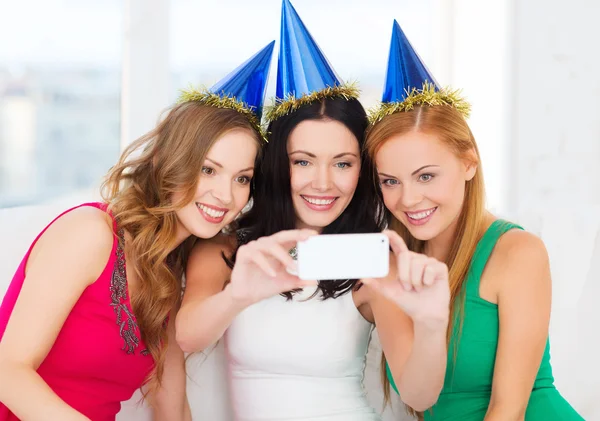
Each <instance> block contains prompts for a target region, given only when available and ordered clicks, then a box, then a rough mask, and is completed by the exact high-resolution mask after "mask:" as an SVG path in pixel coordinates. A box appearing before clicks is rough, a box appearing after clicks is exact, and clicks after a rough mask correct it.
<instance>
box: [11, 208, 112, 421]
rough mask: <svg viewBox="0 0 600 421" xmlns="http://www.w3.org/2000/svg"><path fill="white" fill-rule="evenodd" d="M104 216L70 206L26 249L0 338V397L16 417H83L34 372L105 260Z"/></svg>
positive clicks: (108, 232)
mask: <svg viewBox="0 0 600 421" xmlns="http://www.w3.org/2000/svg"><path fill="white" fill-rule="evenodd" d="M107 218H108V217H107V216H106V214H105V213H104V212H102V211H101V210H98V209H94V208H80V209H76V210H73V211H71V212H70V213H68V214H66V215H64V216H63V217H61V218H60V219H58V220H57V221H55V222H54V224H52V225H51V226H50V227H49V228H48V230H47V231H46V232H45V233H44V234H43V235H42V236H41V237H40V239H39V240H38V242H37V243H36V245H35V246H34V248H33V250H32V253H31V255H30V257H29V260H28V264H27V271H26V277H25V281H24V283H23V287H22V290H21V292H20V295H19V298H18V300H17V302H16V304H15V307H14V309H13V312H12V315H11V318H10V320H9V322H8V325H7V327H6V331H5V333H4V337H3V338H2V342H0V378H2V379H10V381H0V401H2V403H4V404H5V405H6V406H7V407H8V408H9V409H10V410H11V411H12V412H13V413H14V414H15V415H16V416H17V417H18V418H20V419H26V420H48V419H56V420H69V421H70V420H73V421H75V420H77V421H80V420H87V418H86V417H85V416H83V415H82V414H80V413H79V412H77V411H75V410H74V409H73V408H71V407H70V406H68V405H67V404H66V403H65V402H64V401H63V400H61V399H60V398H59V397H58V396H57V395H56V394H55V393H54V392H53V391H52V389H50V387H49V386H48V385H47V384H46V383H45V382H44V380H43V379H42V378H41V377H40V376H39V375H38V373H37V372H36V370H37V369H38V367H39V366H40V364H41V363H42V362H43V361H44V359H45V358H46V355H47V354H48V352H49V351H50V349H51V348H52V346H53V344H54V342H55V340H56V337H57V335H58V333H59V332H60V330H61V328H62V326H63V323H64V321H65V319H66V318H67V316H68V315H69V313H70V312H71V309H72V308H73V306H74V305H75V303H76V302H77V300H78V299H79V297H80V296H81V294H82V292H83V291H84V289H85V288H86V287H87V286H88V285H90V284H91V283H93V282H94V281H95V280H96V279H97V277H98V276H99V275H100V273H101V272H102V270H103V269H104V267H105V265H106V262H107V261H108V258H109V255H110V252H111V250H112V244H113V234H112V227H111V225H110V224H111V223H110V221H109V220H107ZM82 233H84V234H82ZM32 402H34V403H35V405H32Z"/></svg>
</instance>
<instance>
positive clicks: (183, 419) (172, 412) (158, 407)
mask: <svg viewBox="0 0 600 421" xmlns="http://www.w3.org/2000/svg"><path fill="white" fill-rule="evenodd" d="M152 406H153V408H152V413H153V414H152V419H153V421H192V411H191V409H190V405H189V402H188V400H187V397H184V399H182V400H181V401H180V402H177V404H175V405H164V404H161V402H155V403H154V404H153V405H152Z"/></svg>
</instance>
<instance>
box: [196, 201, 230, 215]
mask: <svg viewBox="0 0 600 421" xmlns="http://www.w3.org/2000/svg"><path fill="white" fill-rule="evenodd" d="M196 206H198V209H200V210H202V211H203V212H205V213H207V214H208V215H209V216H212V217H213V218H220V217H222V216H223V215H225V211H218V210H214V209H211V208H209V207H206V206H204V205H200V204H198V205H196Z"/></svg>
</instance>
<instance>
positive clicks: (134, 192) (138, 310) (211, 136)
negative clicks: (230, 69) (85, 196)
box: [102, 102, 260, 390]
mask: <svg viewBox="0 0 600 421" xmlns="http://www.w3.org/2000/svg"><path fill="white" fill-rule="evenodd" d="M231 130H246V131H247V132H248V133H250V134H251V135H252V136H253V137H254V138H255V139H256V142H257V144H259V145H260V140H259V139H260V137H259V133H258V132H257V131H256V130H255V129H254V128H253V126H252V125H251V123H250V122H249V121H248V119H247V118H246V117H244V116H243V115H242V114H240V113H238V112H236V111H234V110H231V109H223V108H216V107H211V106H208V105H203V104H199V103H197V102H184V103H181V104H178V105H175V106H174V107H172V108H171V109H170V110H169V112H168V114H167V115H166V117H165V118H164V119H163V120H162V121H160V122H159V123H158V125H157V127H156V128H154V129H153V130H152V131H150V132H149V133H147V134H145V135H144V136H142V137H141V138H139V139H138V140H136V141H135V142H133V143H132V144H130V145H129V146H128V147H127V148H126V149H125V151H124V152H123V154H122V155H121V157H120V159H119V161H118V162H117V164H116V165H115V166H114V167H112V168H111V169H110V171H109V172H108V174H107V176H106V179H105V181H104V183H103V185H102V197H103V198H104V200H105V201H106V202H107V203H108V208H109V210H110V212H111V213H112V215H113V217H114V218H115V220H116V222H117V225H118V227H119V229H123V230H125V231H126V232H127V233H128V234H129V235H130V236H131V243H130V244H127V249H126V250H127V252H128V255H127V258H128V260H129V261H130V262H132V263H133V269H134V270H135V274H136V276H137V279H138V280H139V287H138V289H137V290H136V293H135V295H134V296H133V297H132V307H133V312H134V314H135V317H136V319H137V323H138V326H139V330H140V334H141V337H142V340H143V341H144V343H145V344H146V347H147V350H148V352H149V353H150V354H151V355H152V358H153V359H154V362H155V368H154V370H153V372H152V373H150V375H149V377H148V378H147V382H146V383H147V384H149V386H150V388H149V389H150V390H152V389H154V388H156V387H158V385H160V382H161V380H162V375H163V369H164V358H165V349H166V346H167V333H166V321H167V320H168V316H169V314H170V313H171V311H172V310H173V309H175V308H176V306H177V305H178V304H179V301H180V299H181V289H182V277H183V274H184V273H185V265H186V261H187V256H188V254H189V251H190V250H191V247H192V246H193V243H194V242H195V240H196V239H195V238H194V237H190V238H188V239H187V240H186V241H184V242H183V243H182V244H180V245H179V246H177V247H176V248H175V249H173V247H174V246H175V242H176V231H177V225H178V221H177V216H176V214H175V212H176V211H177V210H179V209H181V208H182V207H184V206H185V205H187V204H188V203H190V202H191V201H192V200H193V197H194V194H195V192H196V188H197V184H198V179H199V175H200V172H201V168H202V165H203V163H204V160H205V157H206V154H207V153H208V151H209V150H210V148H211V147H212V146H213V145H214V144H215V142H216V141H217V140H218V139H219V138H220V137H221V136H223V135H224V134H225V133H227V132H228V131H231ZM175 193H181V194H182V199H181V200H179V201H177V202H172V198H173V196H174V194H175ZM171 250H172V251H171ZM130 267H131V263H130Z"/></svg>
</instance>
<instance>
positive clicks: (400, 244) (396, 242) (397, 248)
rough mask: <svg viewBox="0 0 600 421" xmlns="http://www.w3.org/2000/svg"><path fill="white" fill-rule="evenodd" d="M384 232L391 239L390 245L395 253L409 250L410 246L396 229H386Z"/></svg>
mask: <svg viewBox="0 0 600 421" xmlns="http://www.w3.org/2000/svg"><path fill="white" fill-rule="evenodd" d="M383 233H384V234H385V235H386V237H387V238H388V239H389V240H390V246H391V247H392V250H393V251H394V254H396V255H398V254H400V253H402V252H404V251H408V246H407V245H406V243H405V242H404V240H403V239H402V237H400V235H398V233H397V232H396V231H392V230H385V231H383Z"/></svg>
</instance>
